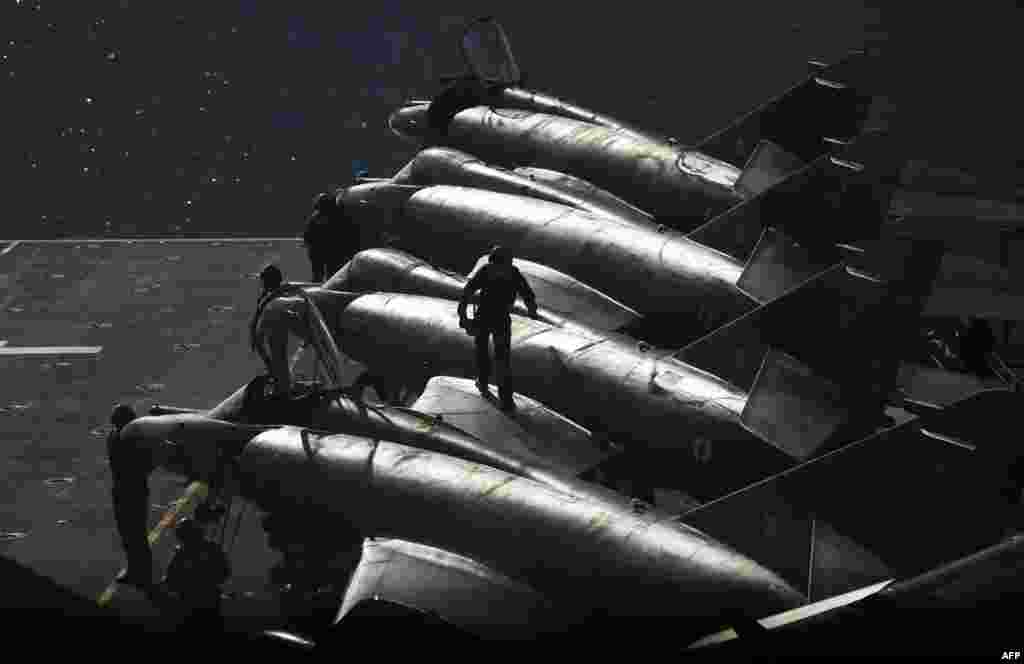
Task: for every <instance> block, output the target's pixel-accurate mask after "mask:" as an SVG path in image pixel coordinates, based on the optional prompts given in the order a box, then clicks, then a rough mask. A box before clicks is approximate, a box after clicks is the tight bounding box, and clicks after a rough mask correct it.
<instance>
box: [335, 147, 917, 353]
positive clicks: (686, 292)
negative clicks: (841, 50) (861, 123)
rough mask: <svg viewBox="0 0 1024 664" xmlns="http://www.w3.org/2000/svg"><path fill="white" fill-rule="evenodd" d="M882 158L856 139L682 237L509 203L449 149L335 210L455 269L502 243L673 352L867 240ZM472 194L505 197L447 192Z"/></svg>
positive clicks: (497, 174)
mask: <svg viewBox="0 0 1024 664" xmlns="http://www.w3.org/2000/svg"><path fill="white" fill-rule="evenodd" d="M887 152H888V148H887V147H886V146H885V137H884V136H881V135H872V136H870V137H867V136H866V137H862V139H861V140H859V141H858V142H856V143H855V144H853V145H851V146H848V148H847V149H846V150H845V151H844V153H843V157H844V158H843V159H838V158H836V157H832V156H830V155H826V156H822V157H819V158H818V159H817V160H815V162H813V163H812V164H809V165H807V166H806V167H805V168H804V169H802V170H801V171H799V172H798V173H795V174H793V175H791V176H790V177H789V178H787V179H786V180H785V181H784V182H783V183H781V184H779V185H777V186H776V187H774V188H773V189H771V190H769V191H766V192H765V193H763V194H762V195H760V196H759V197H757V198H756V199H754V200H751V201H748V202H746V203H744V204H742V205H740V206H737V207H736V208H734V209H733V210H730V211H729V212H728V213H726V214H724V215H722V216H721V217H719V218H716V219H714V220H713V221H711V222H710V223H709V224H707V225H706V226H704V227H702V228H700V229H698V231H697V232H695V233H693V234H691V235H690V236H684V235H681V234H679V233H676V232H673V231H670V230H668V229H666V228H664V227H661V228H652V227H650V226H649V225H645V224H646V221H644V220H642V219H641V220H639V221H638V220H637V218H636V217H635V216H634V217H625V218H624V217H622V216H621V215H620V214H619V213H618V212H617V211H615V210H609V209H602V210H594V209H593V208H592V207H587V206H583V205H578V204H575V205H574V204H573V202H572V201H571V200H562V201H560V202H555V200H554V199H555V198H556V197H555V196H548V195H546V194H544V192H537V190H536V189H529V188H527V187H525V185H524V187H523V188H524V189H527V191H525V192H524V193H527V194H529V195H525V196H523V195H518V194H515V193H509V192H510V191H513V190H514V188H515V187H516V185H517V184H520V183H522V181H524V180H525V178H522V177H519V176H516V175H515V174H512V173H508V172H503V171H501V170H499V169H496V168H492V167H490V166H489V165H487V164H484V163H482V162H479V161H478V160H474V159H473V158H472V157H471V156H469V155H466V154H463V153H458V152H456V151H453V150H449V149H431V150H427V151H424V152H422V153H420V155H418V156H417V157H416V158H415V159H414V160H413V161H412V162H410V165H409V166H408V167H406V168H405V169H403V172H405V173H406V175H404V176H403V175H402V174H401V173H400V174H399V175H400V176H401V177H397V178H396V180H397V181H398V182H399V183H401V182H405V181H409V180H414V181H417V182H423V181H424V180H427V181H431V182H433V183H434V184H426V185H423V186H409V185H405V184H396V183H394V182H373V183H365V184H358V185H355V186H353V187H349V188H347V189H346V190H344V191H342V192H341V193H340V194H339V196H338V201H339V204H340V205H341V206H343V207H344V208H345V209H346V211H347V212H348V217H349V218H350V219H351V220H352V221H353V223H356V224H358V225H359V226H360V227H361V230H362V232H363V233H364V235H365V236H366V237H368V238H369V237H378V238H382V239H383V240H384V241H385V242H386V243H387V244H389V245H391V246H396V247H399V248H404V249H406V250H410V251H414V252H416V253H417V254H419V255H423V256H424V257H425V258H427V259H429V260H431V261H434V262H437V263H439V264H441V265H444V266H446V267H450V268H453V269H457V270H460V271H465V272H468V271H469V268H470V266H471V264H470V263H469V262H468V261H469V260H471V259H472V258H474V257H476V256H479V255H480V254H481V253H483V252H484V251H486V250H487V249H488V248H489V247H490V246H491V245H493V244H502V245H504V246H507V247H509V248H510V249H511V250H512V251H513V252H514V253H515V254H516V255H518V256H521V257H522V258H524V259H527V260H529V261H534V262H538V263H541V264H543V265H546V266H548V267H551V268H553V269H555V270H558V271H560V272H564V273H566V274H569V275H571V276H572V277H574V278H576V279H579V280H580V281H582V282H584V283H586V284H588V285H590V286H592V287H594V288H596V289H597V290H599V291H601V292H603V293H606V294H607V295H608V296H610V297H612V298H615V299H616V300H618V301H620V302H623V303H624V304H626V305H628V306H629V307H632V308H634V309H636V310H637V311H638V312H640V313H641V314H643V316H644V320H643V321H642V322H641V323H639V325H640V327H636V328H634V329H633V332H634V334H636V335H637V336H639V337H641V338H644V339H648V340H652V341H657V342H662V341H673V342H676V343H680V342H682V341H683V340H685V339H688V338H689V339H693V338H696V337H698V336H701V335H703V334H705V333H707V332H710V331H711V330H713V329H715V328H717V327H719V326H720V325H722V324H724V323H725V322H727V321H729V320H733V319H735V318H736V317H738V316H740V315H742V314H744V313H747V312H749V311H751V310H752V309H753V308H755V307H756V306H757V305H759V304H765V303H767V302H770V301H772V300H774V299H775V298H777V297H778V296H780V295H782V294H783V293H785V292H786V291H788V290H790V289H791V288H794V287H796V286H797V285H799V284H800V283H802V282H804V281H805V280H806V279H808V278H810V277H811V276H813V275H814V274H816V273H818V272H820V271H821V270H824V269H825V268H827V267H828V266H829V265H832V264H834V263H836V262H837V261H839V260H841V259H842V258H843V256H844V253H845V252H846V249H845V248H844V247H845V243H848V242H850V241H855V240H863V239H868V238H872V237H875V236H877V234H878V232H879V229H880V228H881V225H882V221H883V219H884V214H885V210H887V209H888V204H889V196H890V195H891V191H892V181H893V177H892V176H894V175H895V174H896V173H897V172H898V167H897V164H896V162H897V160H895V159H892V158H891V157H890V156H888V155H887V154H885V153H887ZM854 158H856V159H859V160H860V161H854V160H853V159H854ZM872 162H874V163H872ZM864 163H867V164H868V165H867V166H865V165H864ZM442 183H443V184H442ZM468 184H480V185H483V186H488V185H490V186H492V187H495V188H497V189H501V190H503V192H504V193H502V192H499V191H494V190H492V189H480V188H475V187H467V186H451V185H468ZM495 185H497V186H495ZM538 193H539V196H536V195H535V194H538ZM566 203H568V204H570V205H572V207H570V206H569V205H566ZM755 243H756V244H755ZM666 333H668V334H670V335H671V337H670V338H665V337H664V335H665V334H666ZM657 335H661V336H657Z"/></svg>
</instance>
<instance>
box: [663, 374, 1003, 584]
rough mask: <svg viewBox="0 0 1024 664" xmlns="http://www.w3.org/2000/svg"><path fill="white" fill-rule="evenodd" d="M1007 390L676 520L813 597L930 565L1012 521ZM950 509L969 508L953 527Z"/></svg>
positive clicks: (987, 539)
mask: <svg viewBox="0 0 1024 664" xmlns="http://www.w3.org/2000/svg"><path fill="white" fill-rule="evenodd" d="M1014 397H1015V395H1013V394H1012V393H1009V392H1005V391H994V392H989V393H983V394H980V395H977V396H976V397H973V398H971V399H968V400H966V401H964V402H961V403H960V404H956V405H954V406H952V407H950V408H948V409H946V410H945V411H943V412H941V413H937V414H935V415H929V416H927V417H924V418H909V419H906V420H905V421H904V422H903V423H902V424H898V425H897V426H895V427H892V428H889V429H887V430H885V431H882V432H880V433H878V434H876V435H873V436H871V437H869V438H866V439H864V440H861V441H858V442H856V443H853V444H851V445H848V446H846V447H843V448H841V449H839V450H836V451H834V452H832V453H829V454H826V455H824V456H822V457H820V458H817V459H813V460H811V461H808V462H806V463H803V464H801V465H799V466H796V467H795V468H792V469H790V470H787V471H785V472H782V473H780V474H778V475H775V476H774V477H770V478H767V479H765V480H763V481H761V482H758V483H756V484H754V485H752V486H750V487H748V488H746V489H742V490H740V491H737V492H735V493H733V494H730V495H728V496H724V497H722V498H719V499H718V500H715V501H712V502H709V503H707V504H705V505H703V506H701V507H698V508H697V509H695V510H693V511H691V512H689V513H687V514H685V515H684V516H683V521H685V522H686V523H689V524H690V525H693V526H694V527H696V528H698V529H700V530H702V531H704V532H707V533H710V534H712V535H714V536H715V537H716V538H719V539H722V540H723V541H725V542H726V543H728V544H730V545H732V546H734V547H737V548H739V549H740V550H742V551H744V552H745V553H747V554H748V555H750V556H751V557H752V558H754V559H755V560H757V561H758V562H760V563H762V564H765V565H767V566H769V567H771V568H772V569H775V570H776V571H777V572H779V573H780V574H782V575H783V576H784V577H785V578H787V580H789V581H790V582H791V583H793V584H794V585H795V587H797V588H810V589H811V592H809V595H810V597H811V598H812V600H813V599H818V598H821V597H827V596H829V595H830V594H834V593H837V592H844V591H846V590H849V589H851V588H855V587H857V586H858V585H863V584H865V583H871V582H872V581H877V580H881V579H884V578H887V577H888V576H905V575H910V574H916V573H919V572H921V571H924V570H926V569H930V568H932V567H934V566H936V565H939V564H942V563H944V562H947V561H950V560H954V559H956V558H958V557H961V556H964V555H967V554H968V553H970V552H973V551H976V550H977V549H979V548H981V547H983V546H986V545H987V544H989V543H991V542H993V541H995V540H996V539H998V537H999V536H1000V534H1001V533H1002V531H1003V529H1004V528H1005V527H1006V526H1007V525H1009V524H1008V523H1007V522H1006V521H1005V519H1006V517H1007V515H1008V514H1009V512H1008V511H1007V505H1006V503H1005V498H1003V497H1002V496H1001V495H1000V489H1001V487H1002V486H1003V485H1004V484H1005V482H1006V480H1005V474H1006V468H1007V466H1008V465H1009V463H1010V461H1009V459H1010V458H1011V457H1012V455H1013V454H1014V453H1015V452H1014V451H1013V450H1012V449H1009V448H1010V447H1011V443H1009V441H1008V440H1007V439H1006V434H1005V432H1006V431H1013V427H1014V426H1015V425H1014V423H1013V422H1012V421H1011V418H1013V417H1014V412H1013V411H1012V399H1013V398H1014ZM907 478H913V481H912V483H908V480H907ZM958 514H959V515H964V516H965V518H959V519H955V520H954V522H953V523H954V526H952V530H951V521H950V518H951V516H950V515H958ZM823 527H824V528H827V530H824V529H823ZM812 545H813V550H814V551H815V554H814V557H813V558H811V559H809V558H808V553H807V552H809V551H811V550H812ZM829 551H831V553H828V552H829ZM840 579H842V581H840Z"/></svg>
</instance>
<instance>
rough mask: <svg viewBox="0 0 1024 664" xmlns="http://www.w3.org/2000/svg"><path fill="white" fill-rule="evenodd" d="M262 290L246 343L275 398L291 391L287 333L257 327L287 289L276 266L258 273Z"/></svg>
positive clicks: (268, 267) (280, 330) (273, 327)
mask: <svg viewBox="0 0 1024 664" xmlns="http://www.w3.org/2000/svg"><path fill="white" fill-rule="evenodd" d="M260 283H261V290H260V295H259V299H257V301H256V311H255V313H253V316H252V320H251V321H250V322H249V340H250V343H251V344H252V349H253V350H254V351H256V353H257V354H258V355H259V356H260V358H262V360H263V363H264V364H265V365H266V367H267V373H269V374H270V378H271V382H272V383H273V391H274V395H275V396H281V395H287V394H288V393H289V391H290V390H291V371H290V370H289V369H288V331H287V329H285V328H283V327H281V326H272V327H271V328H270V330H269V331H266V330H263V329H261V328H259V321H260V318H261V317H262V315H263V310H264V309H265V308H266V306H267V304H268V303H269V302H271V301H272V300H273V299H274V298H276V297H278V296H280V295H282V294H283V293H284V292H285V290H286V289H287V284H285V283H284V274H283V273H282V272H281V269H280V268H278V267H277V266H276V265H268V266H267V267H265V268H263V271H262V272H260Z"/></svg>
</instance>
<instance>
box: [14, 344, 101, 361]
mask: <svg viewBox="0 0 1024 664" xmlns="http://www.w3.org/2000/svg"><path fill="white" fill-rule="evenodd" d="M102 351H103V346H8V345H7V342H6V341H4V342H3V344H0V357H11V356H15V357H31V356H35V355H98V354H99V353H101V352H102Z"/></svg>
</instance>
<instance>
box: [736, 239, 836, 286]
mask: <svg viewBox="0 0 1024 664" xmlns="http://www.w3.org/2000/svg"><path fill="white" fill-rule="evenodd" d="M822 254H827V256H828V258H826V257H824V256H823V255H822ZM836 258H838V253H837V252H835V251H834V250H832V251H825V252H815V251H813V250H812V249H810V248H808V247H805V246H802V245H800V244H797V243H796V242H795V241H793V239H792V238H790V237H788V236H787V235H786V234H785V233H783V232H782V231H779V230H777V229H775V228H771V227H769V228H766V229H764V231H763V232H762V233H761V239H760V240H759V241H758V243H757V246H756V247H754V251H753V253H751V255H750V258H749V259H747V264H746V266H745V267H744V268H743V273H742V274H741V275H740V278H739V281H737V282H736V286H737V287H738V288H739V289H740V290H742V291H743V292H744V293H746V294H747V295H750V296H751V297H752V298H754V299H755V300H756V301H757V302H758V303H760V304H764V303H766V302H771V301H772V300H775V299H777V298H779V297H781V296H782V295H783V294H785V293H786V292H788V291H790V290H792V289H793V288H796V287H797V286H799V285H800V284H802V283H803V282H805V281H807V280H808V279H810V278H811V277H813V276H814V275H816V274H818V273H819V272H821V271H822V270H824V269H825V268H827V267H828V266H829V265H830V264H831V263H834V262H835V259H836ZM829 259H831V260H829Z"/></svg>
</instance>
